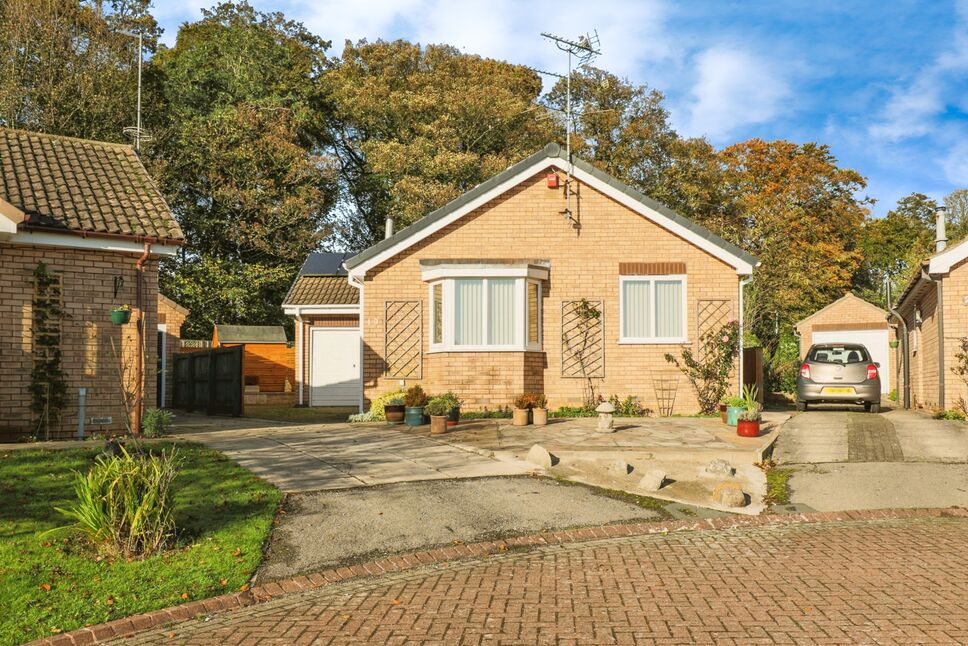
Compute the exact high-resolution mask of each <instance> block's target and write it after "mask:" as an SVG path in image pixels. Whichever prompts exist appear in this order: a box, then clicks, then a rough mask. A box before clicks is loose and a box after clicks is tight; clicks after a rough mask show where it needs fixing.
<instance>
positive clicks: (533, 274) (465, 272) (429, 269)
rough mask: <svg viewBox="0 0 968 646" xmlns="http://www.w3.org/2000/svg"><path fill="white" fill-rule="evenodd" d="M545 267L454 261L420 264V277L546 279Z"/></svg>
mask: <svg viewBox="0 0 968 646" xmlns="http://www.w3.org/2000/svg"><path fill="white" fill-rule="evenodd" d="M548 275H549V271H548V268H547V267H540V266H536V265H498V264H493V263H487V262H482V263H479V264H478V263H454V264H445V265H430V266H426V267H424V266H421V268H420V279H421V280H424V281H430V280H440V279H442V278H533V279H535V280H548Z"/></svg>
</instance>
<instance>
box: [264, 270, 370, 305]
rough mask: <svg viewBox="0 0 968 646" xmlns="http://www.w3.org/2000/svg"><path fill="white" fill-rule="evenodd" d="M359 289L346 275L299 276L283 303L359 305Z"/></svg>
mask: <svg viewBox="0 0 968 646" xmlns="http://www.w3.org/2000/svg"><path fill="white" fill-rule="evenodd" d="M359 303H360V290H358V289H356V288H355V287H353V286H352V285H350V283H349V281H348V280H347V279H346V276H299V277H298V278H296V282H295V283H294V284H293V286H292V289H290V290H289V294H288V295H287V296H286V301H285V302H284V303H283V305H359Z"/></svg>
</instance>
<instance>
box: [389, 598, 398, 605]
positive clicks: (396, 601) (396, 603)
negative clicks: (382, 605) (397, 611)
mask: <svg viewBox="0 0 968 646" xmlns="http://www.w3.org/2000/svg"><path fill="white" fill-rule="evenodd" d="M390 603H392V604H393V605H395V606H399V605H400V600H399V599H394V600H393V601H391V602H390Z"/></svg>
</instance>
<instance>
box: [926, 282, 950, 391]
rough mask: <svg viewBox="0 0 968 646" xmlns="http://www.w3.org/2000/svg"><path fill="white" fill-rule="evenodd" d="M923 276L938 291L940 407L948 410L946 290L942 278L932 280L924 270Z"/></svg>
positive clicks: (936, 309)
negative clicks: (945, 323)
mask: <svg viewBox="0 0 968 646" xmlns="http://www.w3.org/2000/svg"><path fill="white" fill-rule="evenodd" d="M921 276H922V277H923V278H924V279H925V280H926V281H928V282H930V283H934V285H935V287H936V289H937V290H938V291H937V301H938V302H937V305H936V306H935V311H936V312H937V313H938V406H939V407H941V408H942V409H945V408H947V406H946V405H945V388H944V377H945V372H944V290H943V288H942V286H941V282H942V281H941V278H940V277H939V278H932V277H931V274H929V273H928V272H926V271H925V270H924V269H922V270H921Z"/></svg>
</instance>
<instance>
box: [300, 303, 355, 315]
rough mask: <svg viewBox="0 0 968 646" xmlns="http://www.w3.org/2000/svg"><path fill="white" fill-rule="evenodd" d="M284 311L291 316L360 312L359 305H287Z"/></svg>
mask: <svg viewBox="0 0 968 646" xmlns="http://www.w3.org/2000/svg"><path fill="white" fill-rule="evenodd" d="M282 311H283V312H285V313H286V314H288V315H290V316H305V315H307V314H359V313H360V306H359V305H333V306H328V305H286V306H284V307H283V308H282Z"/></svg>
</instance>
